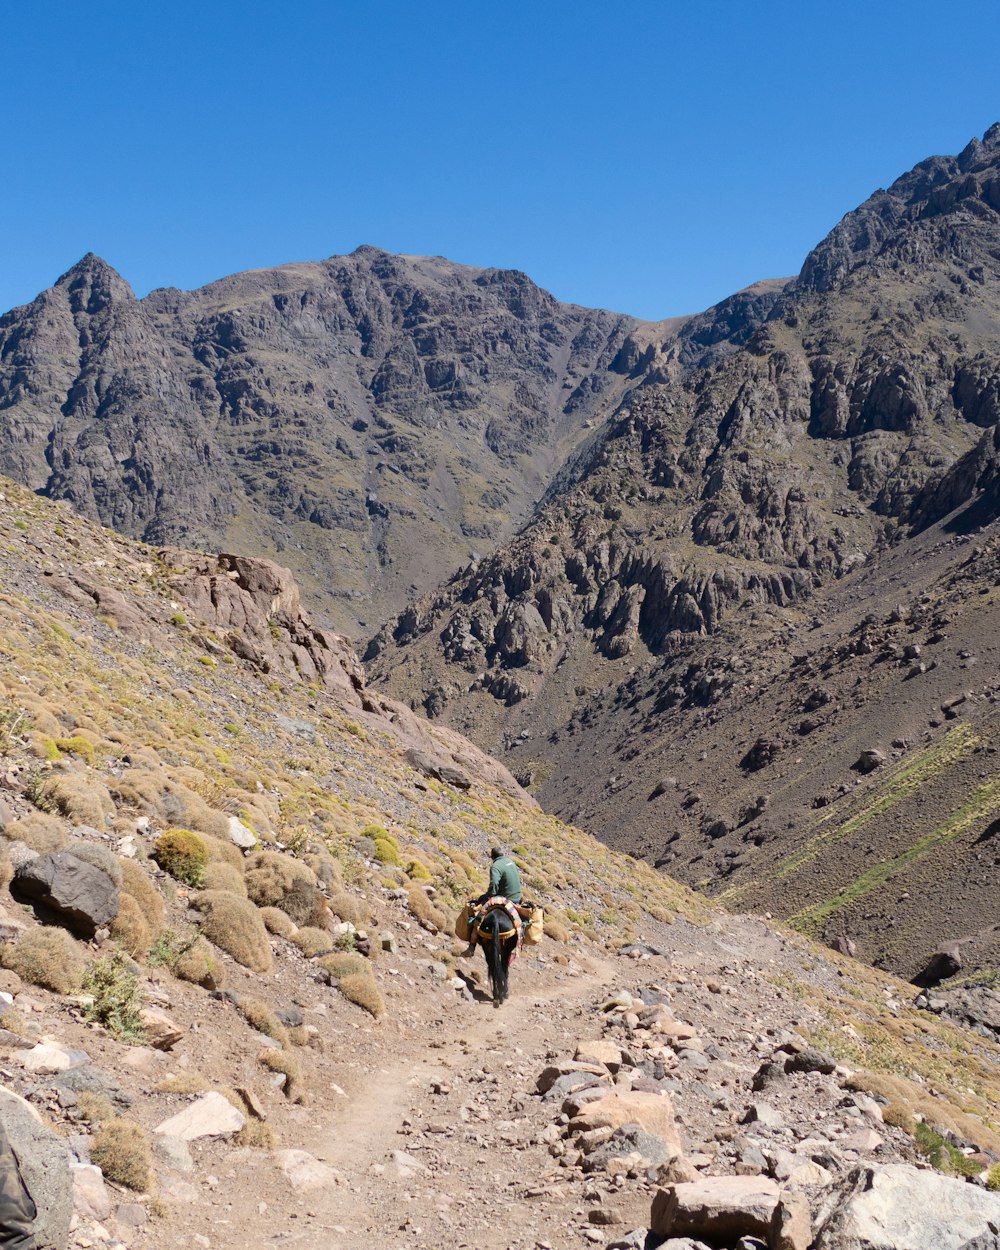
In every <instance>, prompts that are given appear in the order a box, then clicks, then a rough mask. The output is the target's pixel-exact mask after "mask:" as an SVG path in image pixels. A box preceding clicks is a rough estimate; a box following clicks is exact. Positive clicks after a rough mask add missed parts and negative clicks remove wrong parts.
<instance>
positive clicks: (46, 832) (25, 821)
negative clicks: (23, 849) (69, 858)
mask: <svg viewBox="0 0 1000 1250" xmlns="http://www.w3.org/2000/svg"><path fill="white" fill-rule="evenodd" d="M4 837H5V838H7V839H8V840H9V841H11V842H23V843H24V845H25V846H27V847H30V848H31V850H33V851H37V852H38V854H39V855H49V854H51V853H52V852H53V851H61V850H62V849H63V847H64V846H65V845H66V843H67V842H68V841H69V835H68V834H67V832H66V826H65V825H64V824H63V822H62V821H61V820H60V819H59V818H58V817H57V816H52V815H50V814H49V813H47V812H28V814H27V815H26V816H22V817H21V818H20V820H15V821H12V822H11V823H10V824H9V825H8V826H7V828H6V829H5V830H4Z"/></svg>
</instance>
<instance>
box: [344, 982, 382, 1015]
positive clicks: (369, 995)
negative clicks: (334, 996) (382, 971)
mask: <svg viewBox="0 0 1000 1250" xmlns="http://www.w3.org/2000/svg"><path fill="white" fill-rule="evenodd" d="M337 988H338V989H339V990H340V992H341V994H343V996H344V997H345V998H346V999H348V1000H349V1001H350V1002H352V1003H356V1004H357V1005H358V1006H359V1007H363V1008H364V1010H365V1011H367V1012H368V1014H369V1015H371V1016H374V1017H375V1019H376V1020H378V1019H379V1018H380V1017H381V1016H382V1015H384V1014H385V1000H384V999H383V998H382V994H381V992H380V991H379V988H378V986H377V985H376V984H375V980H374V978H373V977H372V975H371V973H370V972H368V973H367V974H364V975H362V974H361V973H356V972H354V973H350V974H348V975H347V976H346V977H341V978H340V980H339V981H338V983H337Z"/></svg>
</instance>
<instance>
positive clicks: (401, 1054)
mask: <svg viewBox="0 0 1000 1250" xmlns="http://www.w3.org/2000/svg"><path fill="white" fill-rule="evenodd" d="M477 966H478V967H479V968H480V970H481V969H482V965H481V961H480V963H479V964H478V965H477ZM614 976H615V973H614V968H613V965H612V964H610V963H608V962H605V961H600V962H598V961H596V960H592V959H588V960H585V961H581V963H579V964H571V965H570V966H569V967H568V968H559V967H558V965H553V964H541V963H539V962H538V961H537V960H534V959H532V958H530V957H528V958H522V960H520V961H519V963H518V964H516V965H515V967H514V970H513V973H512V978H511V985H512V996H511V998H510V999H509V1000H508V1002H507V1003H505V1004H504V1006H503V1007H502V1008H500V1009H499V1010H494V1009H493V1007H492V1006H491V1005H490V1003H489V1002H488V1001H476V1002H474V1003H470V1002H468V1001H467V1000H464V999H461V998H458V999H457V1002H456V1004H454V1005H453V1007H452V1009H451V1010H450V1011H448V1012H447V1013H446V1015H445V1018H444V1019H443V1020H442V1021H440V1022H439V1023H438V1025H437V1027H436V1028H433V1029H428V1030H424V1029H419V1030H417V1032H416V1034H415V1035H412V1036H411V1037H410V1038H409V1039H408V1041H407V1042H404V1043H403V1045H402V1046H401V1047H400V1048H399V1049H398V1050H396V1051H395V1052H393V1050H392V1047H391V1045H389V1046H386V1047H384V1048H383V1050H382V1052H381V1053H380V1054H379V1055H378V1056H377V1058H374V1061H373V1063H372V1066H371V1068H370V1070H369V1073H368V1075H367V1077H366V1078H364V1079H363V1080H362V1082H360V1083H359V1087H358V1088H357V1089H355V1090H354V1091H353V1092H352V1095H351V1097H350V1100H349V1102H347V1103H346V1104H345V1105H344V1108H343V1110H342V1111H341V1112H340V1114H338V1115H336V1116H335V1117H334V1119H333V1122H332V1124H327V1125H325V1126H324V1128H323V1130H322V1133H321V1134H320V1135H319V1136H318V1137H317V1138H314V1139H310V1140H309V1141H306V1142H304V1143H303V1145H304V1148H305V1149H308V1150H310V1152H311V1153H314V1154H315V1155H316V1156H317V1157H318V1158H320V1159H322V1160H323V1161H324V1162H325V1163H326V1164H328V1165H329V1166H331V1167H333V1168H335V1169H336V1170H337V1171H338V1172H340V1173H341V1174H342V1178H343V1179H342V1181H341V1183H340V1184H339V1185H336V1186H333V1187H331V1188H329V1189H326V1190H324V1191H323V1192H322V1193H317V1194H314V1195H311V1198H312V1203H313V1205H312V1206H311V1208H310V1209H311V1210H312V1211H313V1212H314V1218H315V1221H316V1225H318V1227H316V1230H315V1231H316V1233H322V1236H313V1235H312V1233H311V1232H310V1231H307V1230H303V1231H302V1235H301V1236H299V1237H296V1238H295V1239H294V1240H291V1239H289V1240H286V1242H285V1244H294V1245H296V1246H301V1247H303V1250H306V1248H309V1250H311V1248H312V1247H314V1246H315V1247H316V1248H317V1250H318V1248H319V1247H320V1246H322V1247H323V1250H354V1247H361V1246H373V1247H374V1246H377V1247H385V1248H386V1250H395V1247H397V1246H399V1247H407V1248H410V1250H421V1248H422V1247H426V1250H451V1248H452V1247H454V1248H455V1250H458V1248H459V1247H466V1246H473V1245H484V1244H487V1243H488V1244H490V1245H491V1246H495V1247H504V1246H509V1247H511V1248H512V1250H515V1248H516V1250H534V1248H535V1247H536V1246H538V1245H539V1244H545V1243H546V1242H549V1243H551V1244H552V1245H553V1246H557V1245H558V1246H560V1247H569V1246H572V1245H588V1244H590V1243H589V1242H587V1241H585V1240H583V1239H582V1231H581V1233H579V1234H572V1233H570V1232H569V1230H568V1229H567V1216H568V1214H569V1213H568V1212H567V1211H566V1210H565V1208H564V1207H563V1206H562V1204H558V1205H557V1206H556V1207H554V1208H552V1209H546V1203H545V1198H546V1193H545V1192H544V1191H545V1189H546V1184H545V1181H544V1178H545V1177H546V1175H549V1176H550V1177H551V1178H552V1179H555V1174H556V1173H557V1172H558V1171H559V1169H558V1168H557V1167H556V1165H555V1163H554V1161H553V1160H552V1159H551V1158H550V1157H549V1155H548V1152H547V1149H546V1147H545V1145H544V1144H543V1143H540V1142H538V1140H537V1138H538V1133H539V1131H540V1129H541V1127H543V1126H544V1124H545V1123H547V1122H548V1120H549V1118H550V1116H549V1114H548V1111H547V1110H546V1111H544V1112H543V1111H542V1109H541V1108H540V1107H538V1106H537V1104H536V1100H534V1099H531V1098H530V1097H528V1095H529V1093H530V1091H531V1090H532V1089H533V1086H534V1079H535V1077H536V1076H537V1073H538V1071H539V1070H540V1069H541V1067H543V1066H544V1062H545V1057H546V1054H547V1052H548V1051H549V1050H550V1049H553V1048H560V1047H562V1048H564V1047H565V1042H566V1039H567V1038H569V1037H570V1036H571V1035H572V1036H573V1037H576V1036H578V1035H579V1036H584V1035H586V1033H587V1028H586V1025H585V1023H584V1022H583V1021H582V1020H581V1021H580V1022H579V1023H578V1025H577V1027H576V1029H574V1028H573V1027H572V1023H573V1022H574V1021H577V1020H579V1018H580V1017H581V1016H583V1014H584V1013H585V1012H587V1011H589V1009H590V1007H591V1006H592V1004H593V1002H594V1000H595V999H596V998H599V997H600V996H601V994H602V993H603V991H604V990H605V989H606V988H607V987H608V986H610V985H611V984H612V983H613V981H614ZM536 1120H537V1123H535V1121H536ZM584 1226H585V1222H584V1223H582V1224H581V1230H582V1228H583V1227H584ZM331 1234H333V1236H332V1237H331ZM338 1238H339V1239H338Z"/></svg>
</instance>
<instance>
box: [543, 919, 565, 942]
mask: <svg viewBox="0 0 1000 1250" xmlns="http://www.w3.org/2000/svg"><path fill="white" fill-rule="evenodd" d="M543 931H544V933H545V936H546V937H549V938H551V939H552V940H553V942H568V941H569V929H567V928H566V926H565V925H564V924H563V923H562V921H561V920H555V919H550V918H549V917H548V916H546V917H545V921H544V930H543Z"/></svg>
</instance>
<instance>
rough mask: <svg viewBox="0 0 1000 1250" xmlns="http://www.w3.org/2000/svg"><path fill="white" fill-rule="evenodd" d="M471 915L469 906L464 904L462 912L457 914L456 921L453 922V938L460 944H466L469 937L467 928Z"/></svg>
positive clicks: (469, 932)
mask: <svg viewBox="0 0 1000 1250" xmlns="http://www.w3.org/2000/svg"><path fill="white" fill-rule="evenodd" d="M471 915H472V908H471V906H470V905H469V904H468V903H466V904H465V906H464V907H463V908H462V910H461V911H460V912H459V913H458V919H457V920H456V921H455V936H456V937H457V938H458V939H459V940H460V941H462V942H468V941H469V938H470V936H471V932H472V931H471V929H470V928H469V918H470V917H471Z"/></svg>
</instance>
